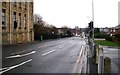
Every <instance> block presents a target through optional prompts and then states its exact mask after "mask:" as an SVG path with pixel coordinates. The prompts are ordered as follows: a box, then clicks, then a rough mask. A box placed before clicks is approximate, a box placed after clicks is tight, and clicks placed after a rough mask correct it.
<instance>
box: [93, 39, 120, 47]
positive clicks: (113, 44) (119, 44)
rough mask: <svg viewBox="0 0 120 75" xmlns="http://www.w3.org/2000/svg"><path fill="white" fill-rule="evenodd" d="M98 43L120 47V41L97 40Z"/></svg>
mask: <svg viewBox="0 0 120 75" xmlns="http://www.w3.org/2000/svg"><path fill="white" fill-rule="evenodd" d="M95 42H96V43H98V44H100V45H104V46H116V47H118V46H119V47H120V43H115V42H112V41H107V40H95Z"/></svg>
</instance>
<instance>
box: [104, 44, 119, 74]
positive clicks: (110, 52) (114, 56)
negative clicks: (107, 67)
mask: <svg viewBox="0 0 120 75" xmlns="http://www.w3.org/2000/svg"><path fill="white" fill-rule="evenodd" d="M102 47H103V49H104V57H110V58H111V73H112V74H113V75H119V72H120V63H119V62H120V56H119V53H120V48H119V47H111V46H102Z"/></svg>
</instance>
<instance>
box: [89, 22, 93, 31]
mask: <svg viewBox="0 0 120 75" xmlns="http://www.w3.org/2000/svg"><path fill="white" fill-rule="evenodd" d="M89 28H90V30H92V29H93V21H91V22H90V23H89Z"/></svg>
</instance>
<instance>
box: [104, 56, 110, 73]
mask: <svg viewBox="0 0 120 75" xmlns="http://www.w3.org/2000/svg"><path fill="white" fill-rule="evenodd" d="M104 73H107V75H110V73H111V59H110V58H109V57H105V59H104Z"/></svg>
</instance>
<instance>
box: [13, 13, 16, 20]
mask: <svg viewBox="0 0 120 75" xmlns="http://www.w3.org/2000/svg"><path fill="white" fill-rule="evenodd" d="M13 19H14V21H16V12H13Z"/></svg>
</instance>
